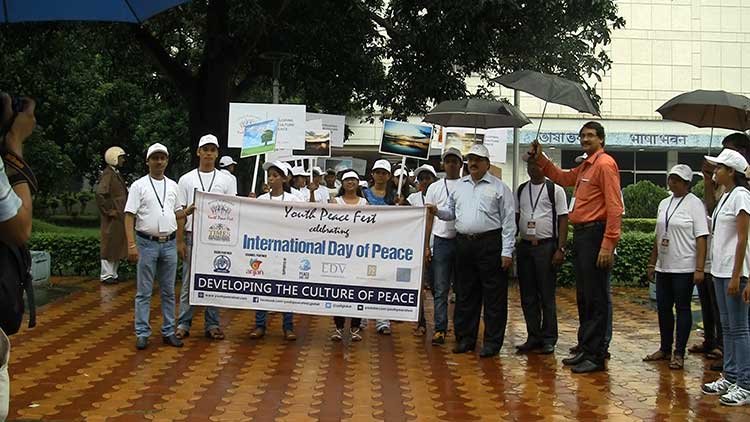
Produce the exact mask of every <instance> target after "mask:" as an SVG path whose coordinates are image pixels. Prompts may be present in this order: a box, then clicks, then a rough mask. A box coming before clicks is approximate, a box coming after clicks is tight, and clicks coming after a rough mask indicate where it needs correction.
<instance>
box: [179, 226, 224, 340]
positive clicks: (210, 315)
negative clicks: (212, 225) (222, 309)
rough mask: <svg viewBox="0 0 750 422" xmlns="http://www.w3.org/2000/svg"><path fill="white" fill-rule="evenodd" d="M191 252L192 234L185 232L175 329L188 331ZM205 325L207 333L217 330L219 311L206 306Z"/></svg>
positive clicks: (190, 309) (191, 311)
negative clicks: (178, 311)
mask: <svg viewBox="0 0 750 422" xmlns="http://www.w3.org/2000/svg"><path fill="white" fill-rule="evenodd" d="M192 251H193V232H185V260H184V261H183V262H182V288H181V289H180V317H179V318H178V319H177V328H179V329H182V330H185V331H190V326H191V325H192V324H193V307H192V306H190V281H191V280H190V260H191V259H192ZM203 317H204V320H205V324H204V328H203V329H204V330H205V331H206V332H208V331H209V330H211V329H213V328H219V309H218V308H215V307H213V306H207V307H206V311H205V313H204V314H203Z"/></svg>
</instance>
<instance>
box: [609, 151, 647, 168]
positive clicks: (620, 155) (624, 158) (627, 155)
mask: <svg viewBox="0 0 750 422" xmlns="http://www.w3.org/2000/svg"><path fill="white" fill-rule="evenodd" d="M607 154H609V155H611V156H612V158H614V159H615V162H617V167H618V168H619V169H620V170H621V171H622V170H635V163H634V156H633V151H607ZM639 164H640V163H639Z"/></svg>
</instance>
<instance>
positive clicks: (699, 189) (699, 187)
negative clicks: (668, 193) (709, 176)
mask: <svg viewBox="0 0 750 422" xmlns="http://www.w3.org/2000/svg"><path fill="white" fill-rule="evenodd" d="M704 188H705V180H703V179H701V180H699V181H698V183H696V184H695V185H693V187H692V188H691V189H690V192H693V195H695V196H697V197H698V198H700V199H701V200H703V189H704Z"/></svg>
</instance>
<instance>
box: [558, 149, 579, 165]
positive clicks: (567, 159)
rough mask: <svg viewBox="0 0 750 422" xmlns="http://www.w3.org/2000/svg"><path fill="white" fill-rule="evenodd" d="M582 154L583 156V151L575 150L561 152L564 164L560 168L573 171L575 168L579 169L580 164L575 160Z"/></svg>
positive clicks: (561, 159)
mask: <svg viewBox="0 0 750 422" xmlns="http://www.w3.org/2000/svg"><path fill="white" fill-rule="evenodd" d="M581 154H583V152H582V151H581V150H575V149H564V150H562V151H560V161H561V164H562V165H561V166H560V168H564V169H572V168H573V167H577V166H578V163H576V161H575V159H576V157H578V156H579V155H581Z"/></svg>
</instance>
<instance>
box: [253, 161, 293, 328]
mask: <svg viewBox="0 0 750 422" xmlns="http://www.w3.org/2000/svg"><path fill="white" fill-rule="evenodd" d="M263 170H264V171H265V172H266V173H267V175H268V187H269V188H271V190H270V191H269V192H268V193H264V194H263V195H261V196H259V197H258V199H259V200H262V201H285V202H304V201H302V199H300V198H299V197H298V196H297V195H294V194H293V193H291V192H290V190H289V186H288V185H287V184H286V176H287V166H285V165H284V164H283V163H281V162H280V161H272V162H268V161H267V162H265V163H263ZM267 317H268V312H266V311H255V330H253V332H252V333H250V338H251V339H260V338H263V337H264V336H265V335H266V319H267ZM281 326H282V329H283V330H284V339H285V340H287V341H294V340H297V335H296V334H294V314H292V313H291V312H284V316H283V320H282V324H281Z"/></svg>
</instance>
